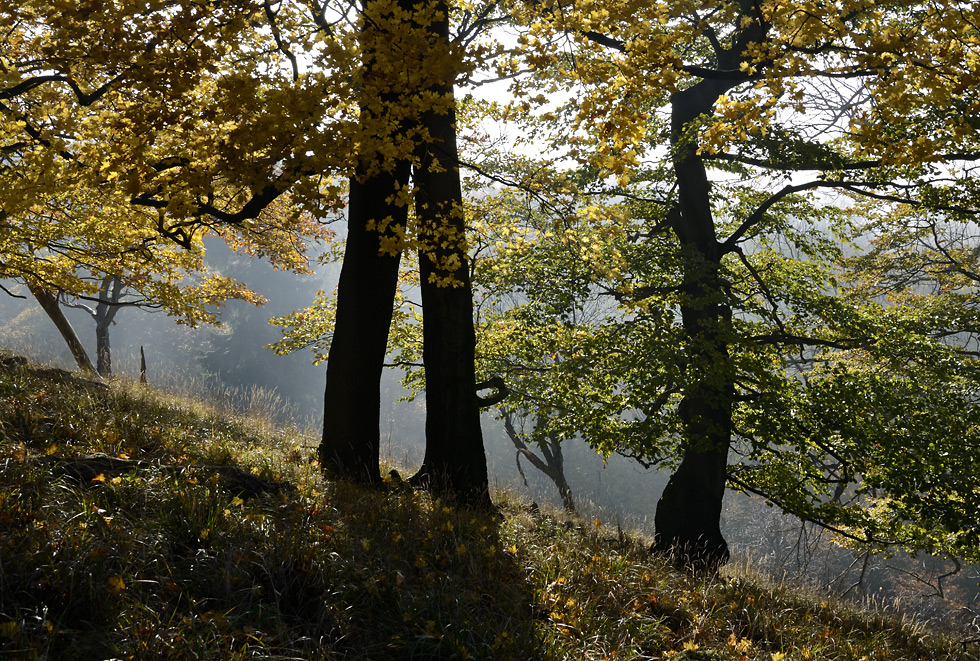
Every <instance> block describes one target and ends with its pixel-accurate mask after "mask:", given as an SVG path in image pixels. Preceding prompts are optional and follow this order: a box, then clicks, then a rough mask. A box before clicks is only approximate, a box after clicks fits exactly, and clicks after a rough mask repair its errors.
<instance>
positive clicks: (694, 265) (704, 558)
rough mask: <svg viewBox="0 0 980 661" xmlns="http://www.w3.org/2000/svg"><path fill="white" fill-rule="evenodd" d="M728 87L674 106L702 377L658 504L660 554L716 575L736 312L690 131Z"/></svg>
mask: <svg viewBox="0 0 980 661" xmlns="http://www.w3.org/2000/svg"><path fill="white" fill-rule="evenodd" d="M729 85H730V83H726V82H724V81H720V82H719V81H703V82H701V83H699V84H697V85H695V86H694V87H691V88H688V89H686V90H684V91H681V92H677V93H675V94H674V95H673V97H672V99H671V110H672V126H671V129H672V145H673V147H674V153H675V157H674V170H675V174H676V177H677V183H678V205H677V208H676V210H675V213H673V214H672V215H673V220H672V224H671V227H672V229H673V231H674V233H675V235H676V236H677V238H678V240H679V242H680V245H681V251H682V257H683V269H684V274H683V278H684V279H683V291H684V301H683V303H682V305H681V316H682V324H683V327H684V330H685V333H686V335H687V344H688V352H689V359H688V361H689V362H688V366H689V369H691V370H696V371H699V372H700V374H698V375H697V376H696V377H694V381H693V383H692V384H691V385H689V386H688V387H687V389H686V391H685V393H684V397H683V398H682V401H681V404H680V407H679V411H678V413H679V415H680V418H681V422H682V424H683V429H684V437H683V446H682V453H683V454H682V457H681V463H680V465H679V466H678V468H677V470H676V471H675V472H674V474H673V475H671V477H670V480H669V481H668V483H667V487H666V488H665V489H664V492H663V495H662V496H661V498H660V501H659V502H658V503H657V511H656V515H655V525H656V534H655V536H654V548H655V549H656V550H658V551H661V552H665V553H670V554H672V555H673V556H674V557H675V558H676V559H677V560H678V561H679V562H680V563H681V564H685V565H689V566H693V567H696V568H717V567H718V566H719V565H721V564H723V563H724V562H725V561H726V560H727V559H728V544H727V543H726V542H725V539H724V537H723V536H722V534H721V508H722V501H723V499H724V495H725V485H726V481H727V468H728V450H729V446H730V443H731V433H732V412H733V398H734V380H733V376H732V369H731V364H730V362H731V361H730V357H729V352H728V332H729V327H730V324H731V308H730V307H729V305H728V303H727V301H726V298H725V293H724V289H723V282H722V279H721V277H720V269H721V257H722V255H723V247H722V245H721V243H719V241H718V240H717V238H716V235H715V226H714V220H713V218H712V211H711V204H710V197H709V194H710V183H709V181H708V177H707V172H706V171H705V168H704V163H703V161H702V160H701V158H700V157H699V156H698V155H697V150H696V144H695V141H694V140H693V139H690V138H689V137H686V136H685V129H686V128H687V127H688V126H690V122H692V121H694V120H695V119H697V118H698V117H700V116H701V115H703V114H706V113H709V112H711V109H712V106H713V104H714V102H715V101H716V100H717V98H718V96H719V95H720V94H721V93H723V92H724V91H725V89H726V88H727V86H729Z"/></svg>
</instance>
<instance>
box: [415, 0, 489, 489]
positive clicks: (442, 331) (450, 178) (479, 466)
mask: <svg viewBox="0 0 980 661" xmlns="http://www.w3.org/2000/svg"><path fill="white" fill-rule="evenodd" d="M435 10H436V11H437V12H442V16H443V17H444V18H443V19H442V20H440V21H436V22H434V23H433V24H432V25H431V29H432V36H433V37H434V41H433V44H434V47H433V51H434V52H433V53H432V55H433V57H434V58H435V60H436V61H439V60H440V59H441V60H443V61H451V60H449V58H448V44H449V27H448V22H447V20H446V18H445V17H446V16H448V8H447V7H446V5H445V3H439V6H437V7H436V8H435ZM454 75H455V72H454V71H446V73H445V79H444V82H443V83H442V84H438V85H436V86H434V89H435V91H436V92H437V93H438V94H440V95H442V96H443V98H446V99H448V100H449V102H450V104H449V106H450V107H449V110H448V112H445V113H442V114H439V113H436V112H431V111H430V112H427V113H426V114H425V115H424V116H423V120H422V121H423V123H424V126H425V127H426V128H427V129H428V133H429V136H430V138H431V142H428V143H426V144H423V145H421V147H420V148H419V150H418V157H417V164H416V167H415V170H414V172H413V177H414V181H415V187H416V193H415V210H416V216H417V217H418V220H419V228H420V229H419V234H420V240H421V244H422V247H421V248H420V250H419V275H420V280H421V290H422V311H423V316H422V336H423V352H422V358H423V362H424V363H425V402H426V419H425V458H424V459H423V461H422V467H421V468H420V469H419V472H418V473H417V474H416V475H415V476H414V477H413V478H412V482H413V483H414V484H419V485H424V486H427V487H428V488H430V489H431V490H432V491H433V492H435V493H438V494H441V495H449V496H452V497H453V498H455V499H456V500H457V501H459V502H461V503H464V504H466V505H468V506H473V507H487V508H488V507H490V506H491V505H492V503H491V500H490V490H489V481H488V478H487V459H486V454H485V452H484V448H483V433H482V430H481V428H480V402H479V398H478V397H477V391H476V376H475V372H474V360H475V350H476V333H475V331H474V328H473V296H472V291H471V288H470V275H469V266H468V259H467V249H466V236H465V232H466V230H465V225H464V218H463V210H462V208H463V195H462V190H461V185H460V178H459V155H458V152H457V147H456V115H455V110H454V107H455V106H454V101H453V87H452V79H453V77H454Z"/></svg>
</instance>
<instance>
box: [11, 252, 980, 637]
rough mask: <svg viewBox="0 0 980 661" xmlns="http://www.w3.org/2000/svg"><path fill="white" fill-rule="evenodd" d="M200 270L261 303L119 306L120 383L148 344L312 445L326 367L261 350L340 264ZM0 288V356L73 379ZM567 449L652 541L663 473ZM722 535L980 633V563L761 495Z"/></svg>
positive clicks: (191, 377) (38, 327) (551, 497)
mask: <svg viewBox="0 0 980 661" xmlns="http://www.w3.org/2000/svg"><path fill="white" fill-rule="evenodd" d="M208 261H209V263H210V264H211V266H212V267H214V268H216V269H217V270H218V271H220V272H221V273H223V274H224V275H228V276H232V277H234V278H236V279H238V280H241V281H243V282H245V283H247V284H248V285H249V286H250V287H251V288H252V289H253V290H255V291H257V292H259V293H261V294H262V295H263V296H265V297H266V298H267V299H268V303H267V304H266V305H264V306H262V307H254V306H251V305H248V304H245V303H241V302H238V301H232V302H229V303H228V304H227V305H226V306H225V307H223V308H222V310H221V312H220V316H221V319H222V326H221V327H218V328H215V327H207V326H205V327H199V328H196V329H192V328H189V327H187V326H185V325H178V324H176V323H175V320H174V319H173V318H171V317H168V316H167V315H166V313H163V312H148V311H144V310H139V309H128V308H127V309H123V310H121V311H120V312H119V313H118V315H117V316H116V323H115V325H114V326H113V327H112V329H111V332H110V335H111V344H112V364H113V371H114V373H115V374H116V375H124V376H128V377H130V378H138V376H139V350H140V347H141V346H142V347H143V348H144V351H145V354H146V362H147V378H148V380H149V382H150V383H151V384H153V385H154V386H156V387H158V388H161V389H165V390H171V391H178V392H184V393H188V394H193V395H195V396H199V397H202V398H205V399H213V400H215V399H216V400H218V401H220V402H222V403H224V404H226V405H229V406H232V407H234V408H236V409H237V410H239V411H242V412H248V411H252V412H257V413H260V414H270V415H273V416H274V417H276V418H277V419H278V421H279V422H280V423H284V424H293V425H296V426H299V427H301V428H307V429H309V430H310V431H311V433H312V434H313V435H314V438H312V439H311V444H315V443H316V441H317V439H316V437H317V436H318V435H319V433H320V429H321V426H322V414H323V390H324V383H325V375H326V366H325V365H320V366H317V367H314V366H313V365H312V364H311V362H310V361H311V358H312V357H311V355H310V354H309V353H307V352H296V353H294V354H292V355H289V356H282V357H280V356H276V355H275V354H274V353H272V352H271V351H269V350H267V349H266V348H265V346H266V345H267V344H269V343H271V342H274V341H276V340H278V339H279V337H280V333H279V331H278V329H277V328H275V327H273V326H270V325H269V323H268V319H269V318H270V317H272V316H277V315H283V314H287V313H289V312H292V311H293V310H296V309H298V308H301V307H305V306H306V305H308V304H310V303H311V302H312V300H313V297H314V294H315V293H316V292H317V290H321V289H322V290H323V291H326V292H330V291H333V289H334V287H335V286H336V282H337V278H338V276H339V271H340V266H339V264H328V265H325V266H321V267H320V268H319V269H318V271H317V273H316V274H314V275H310V276H298V275H295V274H292V273H280V272H277V271H274V270H273V269H272V268H271V267H269V266H268V264H266V263H265V262H264V261H262V260H258V259H248V258H246V257H243V256H240V255H236V254H234V253H232V252H231V251H229V250H228V249H227V248H225V247H224V245H223V244H221V243H220V242H212V243H209V244H208ZM4 285H5V286H7V288H8V289H10V290H11V291H13V292H15V293H20V294H22V295H26V296H27V297H26V298H23V299H20V298H14V297H11V296H8V295H5V294H3V293H0V348H5V349H7V350H8V351H12V352H15V353H19V354H22V355H27V356H29V357H31V358H33V359H35V360H38V361H41V362H46V363H50V364H55V365H57V366H60V367H64V368H67V369H73V368H74V367H75V363H74V360H73V359H72V357H71V354H70V353H69V352H68V349H67V347H66V346H65V343H64V341H63V340H62V339H61V337H60V336H59V335H58V333H57V331H56V330H55V327H54V325H53V324H52V323H51V321H50V320H49V319H48V317H47V316H46V315H45V314H44V312H43V311H42V310H41V308H40V306H39V305H38V304H37V303H36V302H35V301H34V299H33V298H31V297H30V296H29V294H28V293H27V291H26V289H25V288H22V287H17V286H16V285H14V284H12V283H9V282H7V283H4ZM66 315H67V316H68V318H69V320H70V321H71V323H72V325H73V326H74V327H75V330H76V332H77V333H78V335H79V337H80V339H81V340H82V342H83V343H84V344H85V346H86V348H87V350H88V351H89V355H90V356H91V357H92V358H93V360H94V357H95V324H94V322H93V321H92V319H91V318H90V317H89V316H88V315H87V314H86V313H84V312H83V311H79V310H70V309H69V310H66ZM398 381H399V374H398V373H397V372H394V371H389V372H387V373H386V375H385V378H384V381H383V386H382V429H381V450H382V457H383V459H385V460H386V461H389V462H392V463H394V464H396V465H397V466H398V467H399V469H401V470H404V471H405V472H406V473H409V474H410V473H411V471H413V470H414V469H415V468H417V467H418V465H419V464H420V463H421V461H422V456H423V453H424V423H425V401H424V397H420V398H418V399H416V400H415V401H413V402H406V401H400V400H401V399H402V398H403V397H404V396H405V395H406V392H405V391H404V390H403V389H402V388H401V386H400V384H399V382H398ZM483 432H484V444H485V447H486V451H487V461H488V467H489V471H490V482H491V485H494V486H498V487H500V488H506V489H508V490H510V491H511V492H513V493H516V494H518V495H519V496H520V497H521V498H522V499H523V500H525V501H526V502H528V503H530V502H532V501H533V502H538V503H542V504H543V503H548V504H551V505H553V506H555V507H560V500H559V498H558V494H557V490H556V489H555V487H554V485H553V483H552V482H551V481H550V480H548V478H547V477H545V476H543V475H542V474H541V473H539V472H538V471H537V470H536V469H535V468H534V467H533V466H532V465H531V464H530V463H529V462H528V461H526V460H524V461H522V465H523V468H524V474H525V475H526V477H527V484H525V483H524V481H523V480H522V478H521V475H520V473H519V471H518V469H517V465H516V462H515V456H516V451H515V449H514V446H513V445H512V444H511V442H510V440H509V439H508V438H507V436H506V434H505V433H504V429H503V425H502V423H500V422H498V421H496V420H494V419H493V418H492V417H491V416H490V415H488V414H485V415H484V424H483ZM563 447H564V455H565V472H566V476H567V478H568V482H569V484H570V485H571V488H572V490H573V493H574V496H575V500H576V503H577V505H578V507H579V510H580V513H581V514H582V516H583V519H584V522H585V523H583V525H595V523H594V521H595V519H598V520H599V522H600V524H601V525H602V526H604V527H606V528H607V529H612V530H613V531H615V530H616V529H617V527H618V526H622V527H623V528H625V529H634V530H637V531H639V532H643V533H645V534H648V535H649V534H652V533H653V516H654V511H655V506H656V502H657V499H658V498H659V496H660V492H661V491H662V489H663V486H664V484H665V483H666V480H667V474H666V473H663V472H659V473H658V472H656V471H652V470H646V469H644V468H642V467H641V466H640V465H639V464H637V463H636V462H635V461H632V460H629V459H625V458H622V457H618V456H612V457H609V458H608V460H607V461H605V462H604V461H603V459H602V458H601V457H598V456H597V455H596V454H595V453H594V452H592V450H590V449H589V448H588V446H587V445H586V444H585V443H584V442H582V441H581V440H571V441H568V442H566V443H565V444H564V446H563ZM723 532H724V534H725V536H726V538H727V539H728V541H729V543H730V545H731V547H732V551H733V561H734V562H736V563H742V564H746V565H750V566H752V567H753V568H755V569H758V570H760V571H764V572H766V573H768V574H770V575H773V576H775V577H777V578H783V577H788V578H791V579H797V578H801V579H803V580H804V581H806V582H809V583H812V584H814V585H817V586H819V587H821V588H829V589H830V590H831V591H832V592H835V593H837V594H844V595H846V596H847V597H849V598H850V597H854V598H858V599H872V600H875V601H877V602H880V603H885V604H886V605H889V606H892V605H896V604H897V605H899V606H900V607H901V608H903V609H904V610H911V611H913V612H914V613H915V614H916V615H917V616H918V617H924V618H937V621H941V622H946V623H951V622H956V623H957V625H958V626H961V627H962V626H965V627H967V628H969V629H973V630H976V631H980V629H978V628H977V625H978V623H980V607H978V601H980V593H978V583H980V571H978V568H977V567H975V566H972V567H963V568H961V569H960V570H959V571H958V572H956V573H954V574H952V575H950V576H948V577H946V578H939V577H940V576H942V575H943V574H945V573H949V572H952V571H954V570H956V565H955V563H954V562H950V561H938V560H934V559H929V558H911V557H908V556H905V555H901V554H900V555H899V556H896V557H895V558H892V559H890V560H882V559H880V558H872V557H867V556H862V555H854V554H853V553H852V552H851V551H848V550H846V549H842V548H840V547H839V546H837V545H835V544H834V543H832V539H831V536H830V535H829V534H827V533H821V531H819V530H817V529H814V528H812V527H807V526H801V525H800V523H799V522H798V521H796V520H795V519H792V518H789V517H784V516H782V515H781V514H780V513H779V512H778V510H775V509H774V508H770V507H766V506H765V503H764V502H762V501H761V500H760V499H758V498H750V497H748V496H746V495H740V494H735V493H732V492H729V493H728V495H727V497H726V507H725V512H724V516H723Z"/></svg>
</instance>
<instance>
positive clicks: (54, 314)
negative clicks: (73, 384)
mask: <svg viewBox="0 0 980 661" xmlns="http://www.w3.org/2000/svg"><path fill="white" fill-rule="evenodd" d="M27 288H28V289H29V290H30V292H31V294H33V295H34V298H35V299H37V302H38V303H39V304H40V305H41V308H42V309H43V310H44V311H45V312H46V313H47V315H48V317H49V318H50V319H51V321H53V322H54V325H55V327H56V328H57V329H58V332H59V333H61V337H62V338H64V340H65V344H67V345H68V349H69V351H71V355H72V356H74V358H75V362H76V363H77V364H78V367H79V369H81V370H82V371H83V372H88V373H90V374H97V372H96V371H95V368H94V367H93V366H92V361H91V360H90V359H89V357H88V354H87V353H86V352H85V347H83V346H82V342H81V340H79V339H78V335H77V334H76V333H75V329H74V328H72V325H71V323H70V322H69V321H68V318H67V317H65V313H64V311H63V310H62V309H61V306H60V305H59V304H58V299H57V297H56V296H54V294H52V293H51V292H49V291H48V290H46V289H43V288H41V287H40V286H38V285H35V284H32V283H30V282H28V283H27Z"/></svg>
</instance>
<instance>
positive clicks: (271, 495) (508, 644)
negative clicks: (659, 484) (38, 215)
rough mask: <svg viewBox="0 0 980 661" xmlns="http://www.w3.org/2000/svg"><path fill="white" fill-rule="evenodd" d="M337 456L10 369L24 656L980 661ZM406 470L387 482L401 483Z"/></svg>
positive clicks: (807, 597) (47, 373)
mask: <svg viewBox="0 0 980 661" xmlns="http://www.w3.org/2000/svg"><path fill="white" fill-rule="evenodd" d="M314 444H315V440H314V439H312V438H311V437H310V436H309V435H305V434H303V433H302V432H300V431H297V430H290V429H282V428H277V427H275V426H274V425H272V424H271V423H269V422H268V421H265V420H261V419H256V418H245V417H242V416H236V415H234V414H232V413H230V412H228V411H227V410H224V411H222V410H219V409H217V408H215V407H211V406H208V405H206V404H203V403H201V402H199V401H194V400H191V399H187V398H181V397H177V396H173V395H167V394H164V393H160V392H157V391H155V390H153V389H152V388H148V387H145V386H140V385H139V384H135V383H129V382H122V381H119V382H113V383H111V384H109V385H105V384H102V383H99V382H95V381H91V380H88V379H86V378H83V377H80V376H79V375H76V374H71V373H68V372H64V371H61V370H52V369H46V368H41V367H36V366H31V365H29V364H26V363H24V362H23V361H21V360H19V359H14V358H11V357H9V356H0V656H2V657H4V658H23V659H64V658H72V659H74V660H76V661H81V660H83V659H171V658H172V659H191V658H193V659H222V660H224V659H327V658H349V659H470V658H474V659H575V660H580V659H613V658H615V659H675V660H678V661H681V660H685V661H693V660H696V659H702V660H721V659H731V660H734V661H746V660H752V661H755V660H756V659H762V660H765V661H770V660H773V661H788V660H791V659H792V660H795V659H801V660H814V659H855V660H859V659H868V660H873V659H889V660H897V659H972V660H976V659H980V649H978V646H977V643H976V641H974V642H969V641H963V640H958V639H956V637H955V636H950V635H948V634H942V633H938V632H934V631H930V630H929V629H927V628H925V627H924V626H922V625H918V624H914V623H912V622H911V621H910V620H907V619H905V620H903V619H898V618H896V617H894V616H892V615H889V614H887V613H882V612H874V611H871V610H862V609H859V608H857V607H854V606H852V605H846V604H843V603H839V602H836V601H833V600H831V599H830V598H828V597H821V596H820V595H816V594H814V593H812V592H810V593H808V592H806V591H804V590H802V589H800V588H793V587H791V586H787V585H780V584H775V583H773V582H770V581H767V580H765V579H764V578H760V577H758V576H753V575H750V574H746V573H745V572H744V571H735V570H723V571H722V573H721V575H720V576H717V577H710V578H705V577H698V576H693V575H689V574H685V573H683V572H678V571H675V570H673V569H671V568H670V567H669V565H667V564H666V563H665V562H664V561H663V560H662V559H660V558H658V557H656V556H652V555H650V554H649V553H648V552H647V548H648V546H649V542H648V540H646V539H644V538H642V537H641V536H638V535H633V534H631V533H628V532H625V531H620V530H609V529H608V528H607V527H605V526H601V525H598V522H596V521H593V522H588V521H581V520H568V519H566V518H564V517H563V516H562V515H560V514H558V513H556V512H555V513H547V512H536V511H535V512H532V511H530V509H529V508H526V507H524V506H522V505H521V504H520V503H518V502H516V501H515V500H514V498H513V497H511V496H508V495H507V494H495V500H496V501H497V503H498V507H499V510H500V512H499V513H494V514H480V513H474V512H470V511H467V510H465V509H458V508H455V507H453V506H452V504H451V503H446V502H440V501H439V500H435V499H433V498H432V497H430V496H429V495H427V494H424V493H417V492H415V491H412V490H410V489H408V488H407V487H405V486H404V485H402V484H391V485H390V488H389V489H387V490H385V491H378V490H365V489H361V488H357V487H352V486H349V485H343V484H337V483H331V482H326V481H324V480H323V478H322V476H321V474H320V471H319V469H318V467H317V465H316V463H315V462H314V461H312V460H311V454H312V448H311V446H312V445H314ZM386 470H387V469H386Z"/></svg>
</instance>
